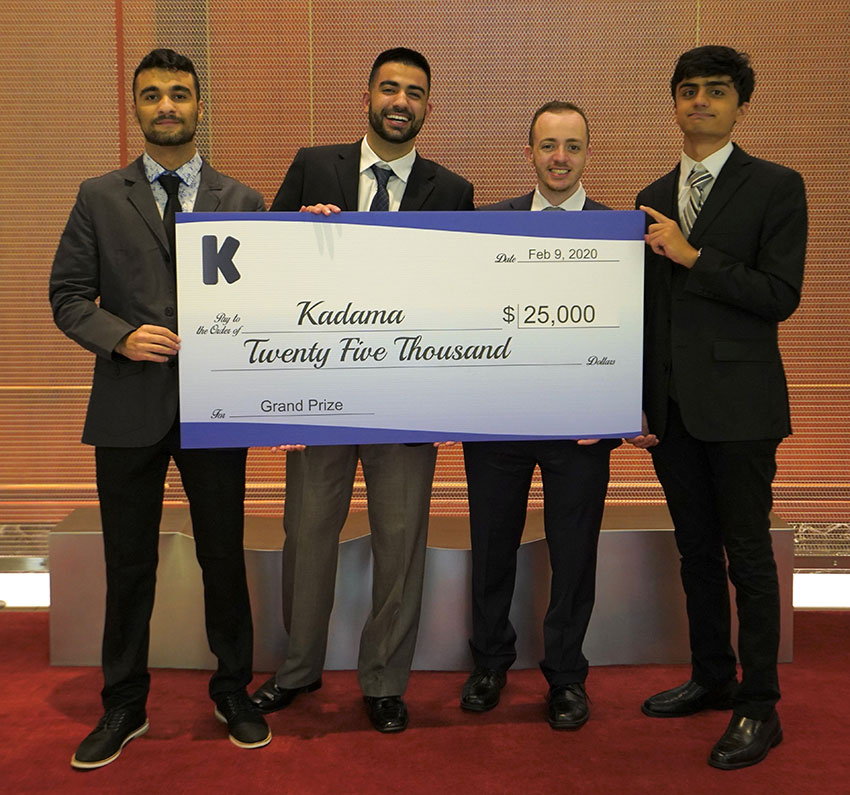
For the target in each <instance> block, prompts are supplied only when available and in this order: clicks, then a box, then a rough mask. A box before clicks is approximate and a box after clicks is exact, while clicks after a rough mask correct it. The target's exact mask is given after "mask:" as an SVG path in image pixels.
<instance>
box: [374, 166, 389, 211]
mask: <svg viewBox="0 0 850 795" xmlns="http://www.w3.org/2000/svg"><path fill="white" fill-rule="evenodd" d="M372 172H373V173H374V175H375V179H376V180H377V181H378V190H377V191H376V192H375V198H374V199H372V204H371V205H369V211H370V212H376V211H377V212H385V211H386V210H389V209H390V194H389V193H387V183H388V182H389V181H390V177H391V176H392V175H393V172H392V171H390V170H389V169H388V168H381V167H380V166H378V165H377V164H376V165H374V166H372Z"/></svg>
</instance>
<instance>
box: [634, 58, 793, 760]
mask: <svg viewBox="0 0 850 795" xmlns="http://www.w3.org/2000/svg"><path fill="white" fill-rule="evenodd" d="M754 82H755V78H754V74H753V70H752V68H751V67H750V64H749V60H748V57H747V56H746V55H745V54H744V53H739V52H736V51H735V50H733V49H731V48H730V47H714V46H711V47H698V48H697V49H694V50H691V51H689V52H686V53H685V54H684V55H682V56H681V58H680V59H679V62H678V64H677V66H676V69H675V71H674V73H673V77H672V80H671V83H670V88H671V91H672V94H673V101H674V113H675V119H676V123H677V124H678V125H679V127H680V128H681V130H682V133H683V135H684V142H683V147H682V148H683V151H682V156H681V160H680V163H679V164H678V165H677V166H676V168H674V169H673V171H671V172H670V173H669V174H667V175H666V176H664V177H662V178H661V179H659V180H658V181H656V182H654V183H653V184H652V185H650V186H649V187H647V188H645V189H644V190H643V191H641V193H640V194H639V195H638V197H637V205H638V207H639V208H640V209H641V210H644V211H645V212H646V213H647V214H648V216H649V225H648V229H647V234H646V242H647V244H648V246H649V248H650V250H649V251H647V259H646V293H645V294H646V307H645V310H646V311H645V324H646V335H645V355H644V410H645V413H646V421H647V427H646V432H645V434H644V435H643V436H639V437H637V438H635V439H633V440H631V441H632V443H634V444H636V445H637V446H639V447H647V448H649V449H650V450H651V452H652V460H653V464H654V466H655V471H656V473H657V474H658V479H659V480H660V481H661V485H662V486H663V487H664V493H665V495H666V497H667V505H668V507H669V508H670V513H671V515H672V517H673V523H674V526H675V536H676V543H677V545H678V548H679V552H680V554H681V559H682V566H681V576H682V585H683V586H684V590H685V595H686V597H687V612H688V621H689V626H690V643H691V656H692V673H691V678H690V679H689V680H688V681H687V682H686V683H685V684H683V685H680V686H679V687H674V688H672V689H671V690H666V691H664V692H662V693H658V694H656V695H654V696H652V697H651V698H648V699H647V700H646V701H645V702H644V704H643V712H644V713H645V714H646V715H649V716H652V717H657V718H675V717H681V716H685V715H691V714H693V713H695V712H699V711H702V710H706V709H729V708H731V709H732V710H733V714H732V718H731V720H730V721H729V725H728V727H727V729H726V731H725V733H724V734H723V736H722V737H721V738H720V740H719V741H718V742H717V743H716V745H715V746H714V749H713V750H712V751H711V755H710V756H709V760H708V761H709V764H710V765H712V766H714V767H718V768H721V769H727V770H729V769H735V768H740V767H746V766H748V765H753V764H756V763H757V762H760V761H762V760H763V759H764V758H765V757H766V756H767V754H768V752H769V751H770V749H771V748H773V747H774V746H776V745H778V744H779V743H780V742H781V741H782V727H781V726H780V723H779V716H778V715H777V713H776V709H775V705H776V702H777V701H778V700H779V681H778V677H777V671H776V663H777V655H778V648H779V618H780V609H779V607H780V606H779V583H778V580H777V575H776V564H775V562H774V558H773V549H772V547H771V540H770V520H769V518H768V515H769V513H770V508H771V500H772V496H771V484H772V481H773V478H774V476H775V474H776V449H777V447H778V445H779V442H780V441H781V439H782V438H783V437H785V436H787V435H788V434H789V433H790V432H791V426H790V420H789V411H788V393H787V388H786V385H785V374H784V371H783V366H782V359H781V357H780V354H779V348H778V345H777V327H778V324H779V322H780V321H782V320H785V319H786V318H787V317H789V316H790V315H791V314H792V312H794V310H795V309H796V308H797V305H798V303H799V301H800V288H801V285H802V281H803V261H804V257H805V250H806V226H807V221H806V197H805V192H804V188H803V180H802V179H801V177H800V175H799V174H798V173H797V172H796V171H792V170H791V169H789V168H785V167H783V166H780V165H777V164H776V163H771V162H768V161H766V160H759V159H757V158H755V157H752V156H751V155H748V154H747V153H746V152H744V151H743V150H742V149H741V148H739V147H738V146H736V145H735V144H733V143H732V142H731V136H732V130H733V128H734V127H735V125H736V124H737V123H738V122H740V121H742V120H743V119H744V118H745V117H746V115H747V112H748V111H749V107H750V95H751V94H752V90H753V85H754ZM724 553H725V557H724ZM726 559H728V561H729V578H730V579H731V581H732V583H733V585H734V586H735V591H736V604H737V611H738V623H739V627H740V629H739V635H738V654H739V656H740V661H741V667H742V681H741V683H740V685H739V684H738V682H737V676H736V660H735V653H734V651H733V649H732V646H731V643H730V605H729V590H728V584H727V580H726Z"/></svg>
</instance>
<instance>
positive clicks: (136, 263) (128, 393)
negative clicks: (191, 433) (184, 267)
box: [50, 158, 265, 447]
mask: <svg viewBox="0 0 850 795" xmlns="http://www.w3.org/2000/svg"><path fill="white" fill-rule="evenodd" d="M194 209H195V211H196V212H216V211H229V212H252V211H262V210H264V209H265V203H264V201H263V197H262V196H261V195H260V194H259V193H257V192H256V191H254V190H252V189H251V188H249V187H247V186H245V185H243V184H242V183H240V182H237V181H236V180H234V179H231V178H230V177H227V176H225V175H224V174H221V173H219V172H218V171H216V170H215V169H213V168H212V167H211V166H210V165H209V164H208V163H206V162H205V163H204V165H203V168H202V170H201V184H200V188H199V190H198V196H197V199H196V200H195V207H194ZM50 304H51V306H52V308H53V317H54V320H55V321H56V325H57V326H58V327H59V328H60V330H62V331H63V332H64V333H65V334H67V335H68V336H69V337H70V338H71V339H72V340H74V341H75V342H77V343H79V344H80V345H82V346H83V347H84V348H86V349H87V350H90V351H92V352H93V353H95V354H97V358H96V359H95V366H94V377H93V380H92V389H91V397H90V399H89V407H88V412H87V414H86V422H85V427H84V428H83V441H84V442H86V443H87V444H94V445H101V446H108V447H144V446H147V445H151V444H155V443H156V442H158V441H159V440H160V439H162V438H163V437H164V436H165V434H166V433H167V432H168V430H169V429H170V428H171V426H172V424H173V422H174V418H175V416H176V414H177V403H178V385H177V384H178V382H177V366H176V364H177V363H176V361H175V360H173V359H172V360H171V361H168V362H164V363H162V364H159V363H156V362H134V361H130V360H129V359H127V358H126V357H124V356H121V355H119V354H116V353H114V348H115V346H116V344H117V343H118V342H119V341H120V340H121V338H122V337H124V336H125V335H126V334H128V333H129V332H131V331H133V330H134V329H136V328H138V327H139V326H141V325H143V324H145V323H150V324H152V325H156V326H164V327H166V328H169V329H171V330H172V331H177V287H176V282H175V274H174V267H173V265H172V264H171V261H170V256H169V252H168V241H167V239H166V236H165V228H164V226H163V224H162V219H161V218H160V215H159V211H158V210H157V207H156V202H155V200H154V197H153V193H152V191H151V188H150V185H149V184H148V181H147V179H146V177H145V173H144V168H143V166H142V159H141V158H139V159H138V160H136V161H135V162H133V163H131V164H130V165H129V166H127V167H126V168H122V169H118V170H117V171H111V172H110V173H108V174H104V175H103V176H100V177H95V178H94V179H89V180H86V181H85V182H83V183H82V185H80V190H79V193H78V194H77V201H76V203H75V204H74V207H73V209H72V210H71V215H70V217H69V218H68V223H67V224H66V226H65V231H64V232H63V233H62V238H61V239H60V241H59V248H58V249H57V251H56V256H55V258H54V260H53V269H52V271H51V274H50Z"/></svg>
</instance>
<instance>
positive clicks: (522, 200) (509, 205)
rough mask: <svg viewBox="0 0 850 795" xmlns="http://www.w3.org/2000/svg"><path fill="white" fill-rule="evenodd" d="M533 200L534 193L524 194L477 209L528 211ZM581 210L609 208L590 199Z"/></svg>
mask: <svg viewBox="0 0 850 795" xmlns="http://www.w3.org/2000/svg"><path fill="white" fill-rule="evenodd" d="M532 199H534V191H531V193H526V194H525V195H524V196H517V197H516V198H514V199H505V200H504V201H501V202H496V203H495V204H486V205H484V206H483V207H479V208H478V209H479V210H530V209H531V201H532ZM581 209H582V210H610V209H611V208H610V207H606V206H605V205H604V204H600V203H599V202H595V201H593V200H592V199H585V200H584V207H582V208H581Z"/></svg>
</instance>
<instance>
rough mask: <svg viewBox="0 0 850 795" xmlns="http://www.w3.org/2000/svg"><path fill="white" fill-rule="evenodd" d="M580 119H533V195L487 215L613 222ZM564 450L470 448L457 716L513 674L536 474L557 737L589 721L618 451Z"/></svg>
mask: <svg viewBox="0 0 850 795" xmlns="http://www.w3.org/2000/svg"><path fill="white" fill-rule="evenodd" d="M589 144H590V131H589V128H588V124H587V118H586V117H585V114H584V112H583V111H582V110H581V109H580V108H578V107H576V106H575V105H573V104H571V103H568V102H549V103H547V104H546V105H543V106H542V107H541V108H540V109H539V110H538V111H537V112H536V113H535V114H534V117H533V118H532V121H531V127H530V129H529V133H528V146H526V147H525V154H526V157H527V158H528V161H529V163H531V165H532V166H533V168H534V171H535V173H536V175H537V187H536V188H535V189H534V190H533V191H532V192H531V193H528V194H525V195H524V196H519V197H517V198H515V199H507V200H505V201H502V202H499V203H498V204H492V205H489V206H486V207H481V208H479V209H481V210H550V211H562V210H566V211H570V210H608V209H610V208H608V207H605V206H604V205H602V204H598V203H597V202H594V201H592V200H591V199H588V198H587V194H586V193H585V190H584V188H583V187H582V184H581V175H582V172H583V171H584V167H585V163H586V161H587V157H588V154H589V151H590V149H589ZM591 441H592V440H586V441H585V442H576V441H571V440H567V439H556V440H544V441H520V442H464V445H463V453H464V462H465V465H466V480H467V484H468V487H469V524H470V530H471V537H472V638H471V640H470V646H471V648H472V656H473V660H474V662H475V668H474V670H473V671H472V674H471V675H470V676H469V679H468V680H467V681H466V683H465V684H464V686H463V691H462V693H461V698H460V705H461V707H462V708H463V709H465V710H469V711H472V712H485V711H487V710H490V709H492V708H493V707H495V706H496V705H497V704H498V703H499V696H500V691H501V689H502V688H503V687H504V686H505V682H506V679H507V673H506V672H507V670H508V668H510V666H511V665H512V664H513V662H514V660H515V659H516V648H515V642H516V632H515V631H514V628H513V626H512V625H511V622H510V619H509V613H510V608H511V599H512V597H513V592H514V582H515V580H516V563H517V551H518V549H519V545H520V539H521V537H522V531H523V528H524V526H525V516H526V508H527V506H528V492H529V488H530V486H531V478H532V475H533V473H534V467H535V466H537V465H539V467H540V472H541V475H542V478H543V494H544V510H543V516H544V524H545V529H546V541H547V544H548V546H549V559H550V562H551V565H552V587H551V595H550V600H549V609H548V611H547V613H546V617H545V619H544V622H543V638H544V646H545V653H544V657H543V660H542V661H541V663H540V667H541V669H542V671H543V674H544V676H545V677H546V680H547V682H548V683H549V694H548V699H547V702H548V710H547V719H548V721H549V725H550V726H552V728H554V729H578V728H580V727H581V726H583V725H584V723H585V722H586V721H587V719H588V717H589V714H590V713H589V710H588V706H587V695H586V692H585V687H584V682H585V679H586V678H587V668H588V663H587V659H586V658H585V656H584V654H583V653H582V648H581V647H582V643H583V642H584V636H585V633H586V632H587V626H588V623H589V622H590V615H591V612H592V610H593V602H594V596H595V588H596V549H597V544H598V540H599V528H600V525H601V523H602V511H603V509H604V506H605V493H606V491H607V489H608V477H609V457H610V453H611V450H612V449H613V448H614V447H616V446H617V445H618V444H620V442H619V440H617V441H616V442H614V441H611V440H607V439H606V440H602V441H597V442H595V443H591Z"/></svg>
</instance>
